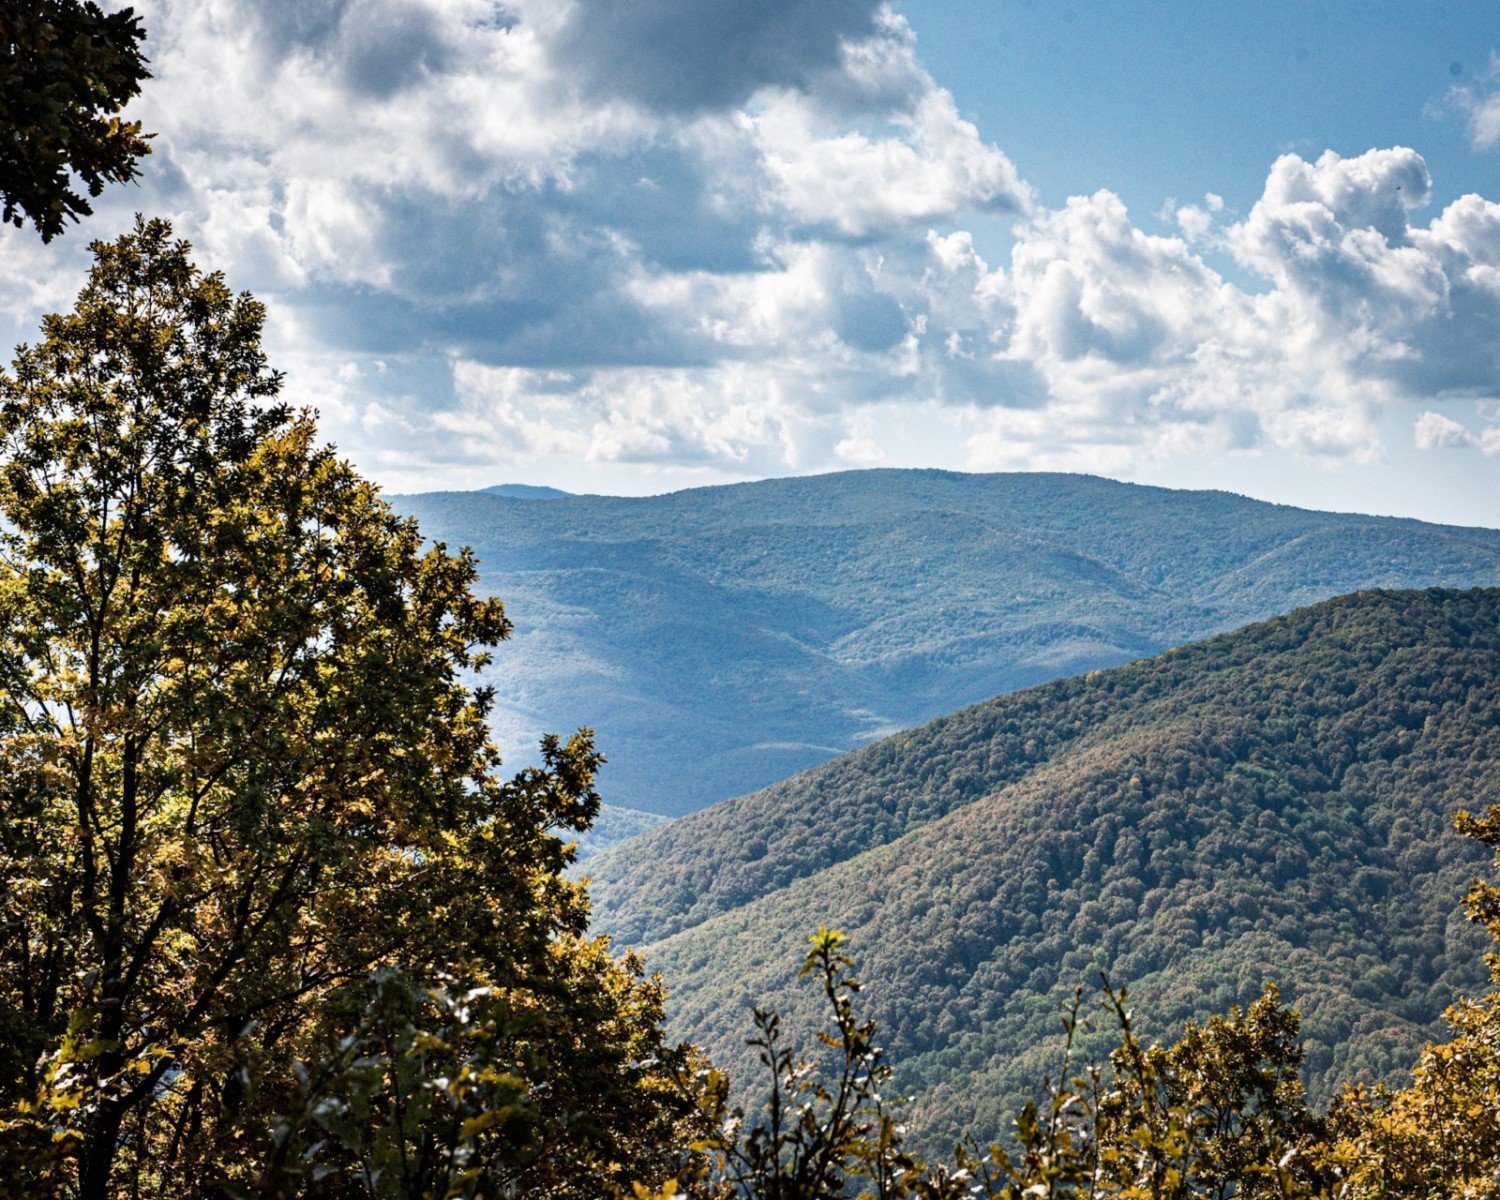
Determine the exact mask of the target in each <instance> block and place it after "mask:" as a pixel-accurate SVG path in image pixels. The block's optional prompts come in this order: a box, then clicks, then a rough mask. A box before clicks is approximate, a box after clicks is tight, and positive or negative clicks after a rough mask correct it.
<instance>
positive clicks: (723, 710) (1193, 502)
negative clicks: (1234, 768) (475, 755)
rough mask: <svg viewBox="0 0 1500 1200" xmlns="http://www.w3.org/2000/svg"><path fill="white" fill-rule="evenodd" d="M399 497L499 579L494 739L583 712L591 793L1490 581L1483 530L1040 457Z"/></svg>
mask: <svg viewBox="0 0 1500 1200" xmlns="http://www.w3.org/2000/svg"><path fill="white" fill-rule="evenodd" d="M392 499H393V502H394V503H396V504H397V506H398V508H400V509H401V510H402V511H405V512H409V513H412V514H413V515H415V516H417V517H418V518H419V520H420V522H421V527H422V529H423V531H424V533H426V534H427V535H428V536H429V537H432V538H434V539H435V540H441V541H444V542H447V543H448V544H450V545H451V544H470V545H473V546H474V548H475V550H476V552H477V553H478V555H479V559H480V570H481V585H482V586H483V587H484V588H486V589H487V590H489V591H491V592H493V593H494V594H497V595H499V596H501V597H502V598H503V599H504V600H505V601H506V602H507V608H508V611H509V612H510V614H511V616H512V619H513V620H514V621H515V625H516V633H515V637H514V639H513V640H512V642H511V643H510V644H509V645H508V646H506V647H502V649H501V651H500V653H499V654H498V655H497V661H496V664H495V666H494V668H493V669H492V671H491V672H490V674H489V675H488V676H487V678H486V682H492V683H494V684H495V685H496V686H497V689H498V691H497V709H496V715H495V727H496V734H497V738H498V739H499V741H500V742H501V745H502V749H504V750H505V751H506V753H507V756H508V758H510V759H512V760H514V761H515V762H516V763H517V764H523V763H526V762H529V761H530V756H532V755H533V754H534V751H533V749H532V747H534V745H535V742H536V740H537V738H538V737H539V736H540V734H541V733H542V732H546V731H558V730H569V729H572V728H576V727H578V726H580V725H585V724H587V725H590V726H592V727H594V728H595V729H596V731H597V734H598V740H599V744H600V746H601V748H602V749H603V750H604V752H605V754H606V755H607V756H608V758H609V759H610V762H609V765H607V766H606V768H605V771H604V774H603V775H602V777H601V787H602V789H603V791H604V794H605V796H606V799H607V800H608V801H610V802H611V803H614V804H620V805H625V806H628V807H633V808H637V809H643V810H647V811H653V812H657V813H661V814H666V815H680V814H681V813H684V812H688V811H692V810H694V809H696V808H700V807H703V806H704V805H705V804H707V803H710V802H712V801H714V800H718V799H724V798H727V797H729V796H732V795H737V794H743V793H746V792H749V791H753V790H755V789H756V788H758V787H761V786H765V785H767V784H770V783H773V782H775V781H777V780H779V779H783V778H786V777H787V776H789V775H791V774H793V773H795V772H796V771H798V770H801V769H803V768H806V767H809V766H812V765H814V764H815V763H817V762H820V761H825V760H827V759H828V758H830V757H832V755H833V753H834V752H842V751H845V750H849V749H854V748H856V747H858V746H860V745H863V744H866V743H867V742H869V741H870V740H872V739H874V738H876V737H879V736H882V735H884V734H885V733H888V732H889V731H890V730H892V729H899V728H905V727H910V726H912V725H915V724H919V723H920V722H921V721H923V720H926V719H929V718H931V717H933V716H936V715H938V714H940V713H942V712H945V711H948V710H951V709H953V708H956V707H959V706H961V705H963V704H965V703H970V702H973V701H977V700H979V699H982V698H984V697H986V696H990V695H994V694H997V693H1000V692H1005V691H1011V690H1014V689H1015V688H1017V687H1024V686H1029V685H1032V684H1035V683H1039V682H1043V681H1045V680H1047V679H1051V678H1056V677H1058V676H1060V675H1065V674H1070V673H1076V672H1078V671H1081V670H1086V669H1090V668H1094V667H1104V666H1113V665H1117V664H1119V663H1122V662H1125V661H1128V660H1130V659H1132V658H1136V657H1140V656H1142V655H1145V654H1150V653H1155V652H1157V651H1160V650H1162V649H1164V648H1166V647H1167V646H1170V645H1175V644H1177V643H1180V642H1183V641H1187V640H1191V639H1193V638H1196V637H1201V636H1205V635H1207V634H1210V633H1213V632H1217V631H1220V630H1222V629H1227V628H1232V627H1235V626H1238V625H1241V624H1244V623H1246V622H1247V621H1250V620H1255V619H1261V618H1264V617H1267V616H1270V615H1272V614H1274V613H1276V612H1282V611H1286V610H1287V609H1288V608H1291V607H1293V606H1295V605H1296V604H1299V603H1306V602H1311V601H1315V600H1319V599H1324V598H1326V597H1327V596H1330V595H1334V594H1338V593H1340V592H1348V591H1351V590H1355V589H1357V588H1360V587H1368V586H1397V587H1405V586H1427V585H1445V586H1478V585H1485V584H1494V583H1500V531H1496V530H1486V529H1468V528H1464V527H1457V526H1452V527H1446V526H1431V525H1426V524H1423V523H1421V522H1417V521H1413V520H1410V519H1407V518H1377V517H1365V516H1359V515H1353V514H1329V513H1319V512H1316V511H1315V510H1308V509H1298V508H1294V507H1292V506H1286V505H1272V504H1268V503H1265V502H1262V501H1254V500H1249V499H1245V498H1242V497H1236V496H1234V495H1233V494H1231V493H1227V492H1214V491H1206V492H1176V491H1172V490H1171V489H1164V488H1150V487H1145V486H1143V485H1136V484H1125V483H1120V482H1117V481H1112V480H1103V479H1099V478H1097V477H1092V476H1081V475H1064V474H1056V473H1051V474H1027V473H1012V474H996V475H965V474H962V473H957V472H945V471H935V470H933V471H926V470H923V471H904V470H894V469H887V470H874V471H856V472H844V473H835V474H830V475H820V476H808V477H798V478H790V479H778V480H767V481H759V482H756V483H746V484H729V485H721V486H717V487H711V488H699V489H685V490H682V491H677V492H670V493H665V494H663V495H661V496H654V497H608V496H573V497H566V498H560V499H555V500H549V501H547V502H546V503H544V504H538V503H532V502H529V501H523V500H517V499H512V498H507V497H504V496H496V495H491V494H486V493H462V492H448V493H427V494H423V495H418V496H397V497H393V498H392Z"/></svg>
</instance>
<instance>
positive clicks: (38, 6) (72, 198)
mask: <svg viewBox="0 0 1500 1200" xmlns="http://www.w3.org/2000/svg"><path fill="white" fill-rule="evenodd" d="M145 37H146V31H145V29H144V28H143V27H142V26H141V22H140V18H139V17H137V16H136V15H135V12H134V10H132V9H129V8H124V9H121V10H120V11H118V12H112V13H107V12H105V11H104V10H103V9H101V8H100V7H99V6H98V5H97V4H95V3H94V2H93V0H82V2H80V0H7V2H6V3H5V4H4V5H3V6H0V134H3V136H0V203H3V219H4V220H5V221H8V222H10V223H11V224H13V225H21V224H23V223H24V222H25V221H27V220H29V221H30V222H31V223H32V224H33V225H34V226H36V229H37V231H38V232H39V233H40V234H41V235H42V240H43V241H51V240H52V239H53V238H54V237H56V236H57V235H58V234H60V233H62V232H63V230H64V229H65V228H66V227H67V223H68V222H69V221H76V220H78V218H79V217H80V216H87V215H88V214H89V213H90V212H91V211H92V209H91V208H90V207H89V202H88V200H87V199H85V198H84V196H83V194H82V193H80V192H79V191H78V190H77V188H78V185H79V184H81V185H82V188H83V190H84V191H86V192H87V193H88V195H89V196H98V195H99V194H100V192H102V191H103V190H104V185H105V184H106V183H125V182H128V181H129V180H131V179H134V178H135V177H136V175H137V174H138V173H139V165H138V163H139V160H140V159H141V158H142V157H143V156H144V155H146V154H147V153H149V152H150V149H151V147H150V143H149V142H148V140H147V138H148V136H149V135H146V134H143V133H142V132H141V123H140V122H139V121H125V120H122V119H121V118H120V116H119V115H118V114H119V112H120V110H121V109H122V108H124V107H125V105H126V104H127V103H128V102H129V101H130V100H131V99H133V98H134V97H135V96H136V95H138V94H139V93H140V90H141V82H142V81H143V80H145V79H148V78H149V77H150V76H149V73H148V72H147V70H146V58H145V55H144V54H143V53H142V48H141V44H142V42H144V40H145Z"/></svg>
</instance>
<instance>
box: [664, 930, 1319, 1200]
mask: <svg viewBox="0 0 1500 1200" xmlns="http://www.w3.org/2000/svg"><path fill="white" fill-rule="evenodd" d="M842 940H843V939H842V935H840V934H839V933H837V932H834V931H830V930H827V929H820V930H819V931H818V933H817V935H815V936H814V937H813V939H812V950H811V952H810V953H809V955H808V957H807V960H806V962H805V963H804V965H803V968H802V970H801V972H800V973H799V975H800V976H802V977H806V976H809V975H810V976H812V977H813V978H814V979H815V980H816V981H817V983H818V984H819V990H820V992H821V995H822V999H823V1001H824V1004H825V1008H826V1009H827V1010H828V1012H829V1022H828V1025H829V1028H828V1030H827V1031H825V1032H822V1033H820V1034H819V1040H820V1041H821V1043H822V1045H823V1047H824V1050H825V1053H824V1055H823V1056H821V1057H801V1056H798V1055H796V1054H795V1053H794V1052H793V1051H792V1050H790V1049H788V1048H787V1047H786V1046H785V1045H784V1035H783V1033H782V1030H781V1024H780V1020H779V1019H778V1017H777V1016H776V1015H775V1014H774V1013H770V1012H767V1011H765V1010H759V1011H757V1012H756V1014H755V1024H756V1028H757V1035H756V1037H754V1038H752V1039H751V1043H750V1044H751V1045H752V1046H753V1047H754V1048H755V1049H756V1051H757V1053H758V1055H759V1059H760V1064H761V1067H762V1068H763V1070H764V1072H765V1073H767V1074H768V1075H769V1081H770V1086H769V1090H768V1092H767V1094H766V1096H765V1099H764V1101H763V1102H762V1103H760V1104H759V1105H758V1106H757V1108H756V1110H755V1114H754V1115H753V1116H747V1115H746V1112H745V1110H744V1109H743V1108H742V1107H739V1106H735V1107H730V1105H729V1103H728V1100H727V1096H728V1094H729V1087H728V1084H727V1081H726V1080H725V1078H724V1077H723V1076H722V1074H720V1073H719V1072H717V1071H713V1070H708V1071H704V1072H700V1074H699V1075H698V1076H697V1077H696V1078H695V1079H694V1080H693V1081H692V1086H694V1087H695V1088H696V1091H697V1095H698V1097H699V1104H700V1110H699V1118H698V1124H699V1141H698V1142H696V1143H695V1144H694V1148H693V1149H694V1153H693V1155H692V1156H691V1157H690V1158H689V1159H688V1160H687V1161H686V1162H685V1163H684V1167H685V1169H684V1170H683V1171H682V1172H680V1173H679V1176H678V1177H677V1178H675V1179H674V1180H673V1188H672V1190H670V1191H667V1192H662V1193H655V1195H658V1196H670V1195H673V1194H676V1193H677V1190H678V1189H679V1188H681V1189H684V1190H683V1192H682V1194H684V1195H686V1196H688V1197H693V1198H701V1200H732V1198H735V1197H741V1198H745V1200H845V1198H850V1197H857V1200H960V1198H964V1197H975V1196H977V1197H985V1198H988V1200H1022V1198H1023V1197H1066V1196H1077V1197H1120V1198H1122V1200H1124V1198H1130V1200H1147V1198H1150V1200H1190V1198H1193V1197H1209V1196H1211V1197H1215V1198H1216V1200H1227V1198H1228V1197H1231V1196H1233V1197H1242V1198H1244V1200H1287V1198H1290V1197H1308V1198H1311V1197H1314V1196H1327V1197H1332V1196H1333V1195H1334V1194H1335V1192H1336V1189H1338V1188H1339V1187H1340V1186H1341V1185H1342V1184H1343V1183H1344V1179H1343V1175H1342V1174H1341V1172H1340V1171H1339V1170H1338V1169H1337V1168H1336V1167H1335V1166H1334V1165H1333V1162H1334V1159H1333V1151H1332V1149H1331V1146H1330V1143H1329V1141H1328V1138H1327V1130H1326V1123H1325V1122H1324V1121H1323V1120H1322V1119H1321V1118H1319V1117H1317V1116H1316V1115H1315V1114H1313V1113H1312V1112H1311V1111H1310V1110H1309V1108H1308V1106H1307V1102H1306V1097H1305V1094H1304V1093H1303V1090H1302V1087H1301V1083H1300V1081H1299V1079H1298V1076H1297V1071H1298V1067H1299V1065H1300V1057H1301V1055H1300V1050H1299V1048H1298V1044H1297V1015H1296V1013H1295V1012H1292V1011H1290V1010H1289V1009H1287V1008H1285V1007H1283V1006H1282V1004H1281V1002H1280V997H1279V995H1278V994H1277V992H1276V989H1275V988H1274V987H1271V988H1268V989H1267V990H1266V992H1265V993H1264V994H1263V995H1262V996H1261V997H1260V998H1259V999H1258V1000H1256V1002H1255V1003H1254V1004H1253V1005H1252V1006H1251V1007H1250V1008H1249V1010H1247V1011H1244V1012H1242V1011H1240V1010H1239V1009H1237V1008H1236V1009H1233V1010H1231V1011H1230V1013H1229V1014H1228V1016H1226V1017H1214V1018H1212V1019H1211V1020H1209V1021H1208V1022H1206V1023H1204V1024H1202V1025H1196V1024H1191V1023H1190V1024H1189V1025H1188V1026H1187V1027H1186V1028H1185V1029H1184V1031H1183V1034H1182V1037H1181V1039H1180V1040H1179V1041H1178V1042H1176V1043H1175V1044H1173V1045H1171V1046H1160V1045H1151V1046H1145V1045H1143V1044H1142V1043H1141V1042H1140V1040H1139V1039H1138V1038H1137V1036H1136V1033H1135V1030H1134V1026H1133V1022H1132V1019H1131V1015H1130V1012H1129V1010H1128V1008H1127V1007H1126V995H1125V993H1124V991H1123V990H1122V991H1119V992H1116V991H1114V990H1113V989H1111V988H1110V987H1109V986H1108V985H1107V984H1106V985H1105V987H1104V989H1103V997H1104V999H1105V1001H1106V1007H1107V1011H1108V1013H1109V1015H1110V1017H1111V1018H1112V1019H1113V1020H1114V1021H1115V1022H1116V1023H1117V1030H1118V1041H1117V1044H1116V1046H1115V1048H1114V1050H1113V1051H1112V1053H1111V1055H1110V1057H1109V1060H1108V1062H1107V1063H1106V1064H1104V1065H1102V1066H1100V1065H1087V1066H1085V1067H1084V1068H1083V1069H1082V1070H1077V1069H1076V1068H1077V1062H1078V1060H1077V1058H1076V1057H1075V1055H1076V1046H1075V1035H1076V1034H1077V1033H1078V1032H1079V1031H1080V1029H1082V1028H1083V1027H1084V1026H1085V1025H1086V1024H1087V1022H1085V1021H1083V1020H1081V1019H1080V1017H1079V1011H1080V1008H1079V1006H1080V1002H1081V999H1082V995H1083V993H1082V989H1079V991H1078V992H1076V993H1075V995H1074V997H1073V999H1072V1002H1071V1004H1070V1005H1069V1006H1068V1009H1067V1010H1066V1014H1065V1016H1064V1021H1063V1026H1064V1031H1065V1041H1064V1049H1063V1057H1062V1063H1061V1066H1062V1071H1061V1074H1060V1075H1059V1076H1058V1080H1057V1082H1055V1083H1047V1084H1046V1085H1045V1087H1044V1089H1043V1091H1044V1099H1043V1102H1042V1103H1041V1104H1038V1103H1036V1102H1035V1101H1032V1102H1028V1103H1027V1104H1026V1106H1025V1107H1024V1108H1023V1109H1022V1110H1021V1112H1020V1113H1019V1114H1018V1115H1017V1117H1016V1119H1015V1123H1014V1129H1013V1135H1014V1136H1013V1138H1012V1139H1011V1144H1010V1148H1006V1147H1004V1146H1001V1145H994V1146H991V1147H989V1148H988V1149H987V1150H981V1149H980V1148H979V1147H977V1146H976V1145H975V1144H974V1143H973V1142H967V1143H964V1144H960V1145H959V1146H958V1147H957V1149H956V1151H955V1154H954V1156H953V1160H952V1162H951V1163H940V1162H929V1161H925V1160H924V1159H923V1158H921V1157H920V1156H919V1155H917V1154H916V1153H915V1152H914V1151H913V1150H912V1148H911V1147H910V1146H909V1145H908V1144H907V1132H906V1126H905V1124H904V1113H903V1109H904V1107H905V1104H906V1102H905V1101H904V1100H903V1099H902V1098H901V1097H899V1096H895V1097H892V1096H890V1095H889V1094H888V1092H887V1091H886V1089H887V1088H888V1086H889V1084H890V1078H891V1069H890V1067H889V1066H888V1065H887V1064H886V1063H885V1061H884V1055H883V1052H882V1051H881V1050H880V1049H879V1048H878V1047H877V1046H876V1045H875V1042H874V1035H875V1024H874V1022H872V1021H869V1020H865V1019H862V1018H861V1017H860V1016H859V1015H858V1014H857V1013H856V1012H855V1010H854V1004H853V997H854V996H856V995H857V994H858V992H859V990H860V989H859V982H858V980H857V979H855V978H854V976H853V975H852V974H851V968H852V963H851V961H850V960H849V958H848V957H847V956H845V955H844V954H843V952H842V950H841V945H842ZM640 1194H642V1195H646V1196H650V1195H653V1193H651V1192H650V1191H649V1190H648V1189H641V1191H640Z"/></svg>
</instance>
